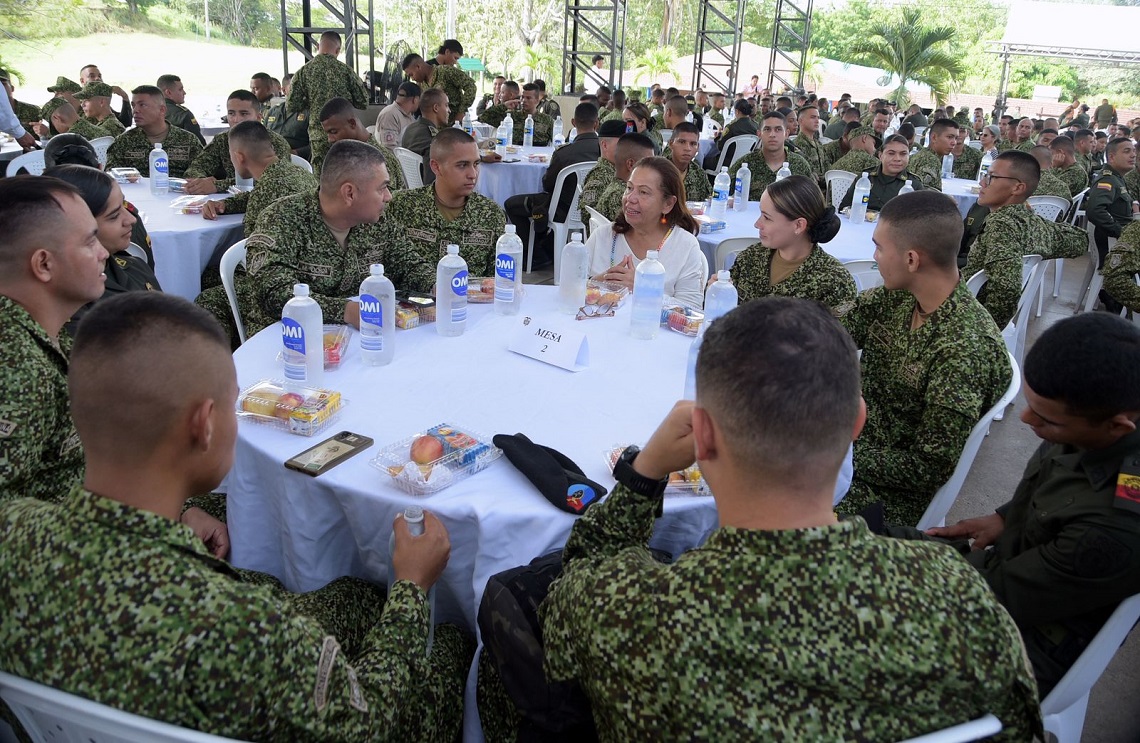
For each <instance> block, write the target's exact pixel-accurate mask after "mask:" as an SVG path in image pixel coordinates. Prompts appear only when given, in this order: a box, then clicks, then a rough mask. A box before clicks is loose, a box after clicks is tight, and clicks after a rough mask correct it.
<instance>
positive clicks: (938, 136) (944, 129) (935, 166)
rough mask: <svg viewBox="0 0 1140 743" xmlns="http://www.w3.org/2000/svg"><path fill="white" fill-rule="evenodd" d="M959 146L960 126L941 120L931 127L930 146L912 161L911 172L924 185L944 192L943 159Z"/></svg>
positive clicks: (920, 151)
mask: <svg viewBox="0 0 1140 743" xmlns="http://www.w3.org/2000/svg"><path fill="white" fill-rule="evenodd" d="M957 144H958V125H957V124H955V123H954V122H953V121H950V120H949V119H939V120H938V121H936V122H934V123H933V124H932V125H931V126H930V146H929V147H923V148H922V149H921V150H919V151H918V154H917V155H915V156H914V157H912V158H911V159H910V166H909V167H910V171H911V172H912V173H914V174H915V175H917V176H918V177H919V179H921V180H922V185H924V186H926V187H927V188H933V189H934V190H935V191H941V190H942V158H944V157H946V156H947V155H949V154H950V153H951V152H953V150H954V148H955V147H956V146H957Z"/></svg>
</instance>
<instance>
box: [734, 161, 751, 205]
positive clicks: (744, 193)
mask: <svg viewBox="0 0 1140 743" xmlns="http://www.w3.org/2000/svg"><path fill="white" fill-rule="evenodd" d="M750 193H752V171H751V170H750V169H749V168H748V163H741V164H740V170H738V171H736V190H735V192H734V195H733V201H732V208H733V210H734V211H738V212H742V211H744V210H745V209H747V208H748V194H750Z"/></svg>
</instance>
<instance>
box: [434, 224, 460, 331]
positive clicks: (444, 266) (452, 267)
mask: <svg viewBox="0 0 1140 743" xmlns="http://www.w3.org/2000/svg"><path fill="white" fill-rule="evenodd" d="M466 329H467V261H465V260H463V259H462V258H460V257H459V246H458V245H448V246H447V255H445V256H443V257H442V258H440V259H439V266H438V267H437V268H436V271H435V330H436V332H437V333H439V334H440V335H443V336H448V337H453V336H457V335H463V331H464V330H466Z"/></svg>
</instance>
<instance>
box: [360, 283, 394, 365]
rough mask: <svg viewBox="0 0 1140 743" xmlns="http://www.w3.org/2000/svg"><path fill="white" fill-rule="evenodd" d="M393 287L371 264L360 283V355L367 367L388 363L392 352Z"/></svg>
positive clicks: (390, 360)
mask: <svg viewBox="0 0 1140 743" xmlns="http://www.w3.org/2000/svg"><path fill="white" fill-rule="evenodd" d="M395 341H396V287H394V286H393V285H392V280H391V279H389V278H388V277H387V276H385V275H384V266H383V265H382V264H380V263H373V264H372V267H371V269H370V271H369V275H368V277H367V278H366V279H364V281H363V282H362V283H361V284H360V358H361V359H362V360H363V361H364V363H365V364H366V365H368V366H386V365H388V364H390V363H392V356H393V355H394V354H395V352H396V345H395Z"/></svg>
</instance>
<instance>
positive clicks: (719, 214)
mask: <svg viewBox="0 0 1140 743" xmlns="http://www.w3.org/2000/svg"><path fill="white" fill-rule="evenodd" d="M731 190H732V179H731V178H729V176H728V166H726V165H722V166H721V168H720V172H719V173H717V175H716V180H715V181H713V195H712V204H710V205H709V216H710V217H712V218H713V219H724V214H725V212H727V211H728V193H729V191H731Z"/></svg>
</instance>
